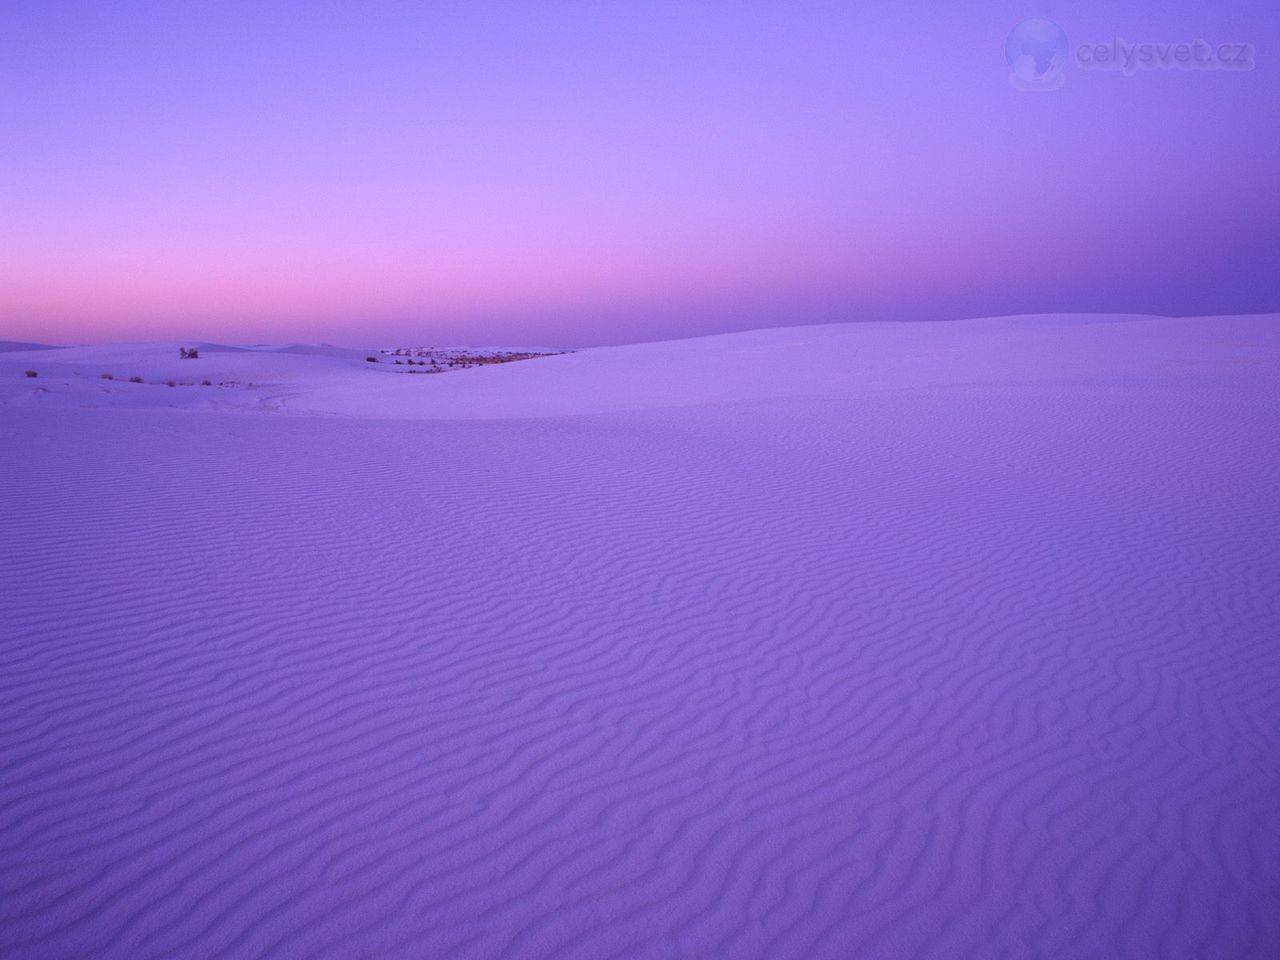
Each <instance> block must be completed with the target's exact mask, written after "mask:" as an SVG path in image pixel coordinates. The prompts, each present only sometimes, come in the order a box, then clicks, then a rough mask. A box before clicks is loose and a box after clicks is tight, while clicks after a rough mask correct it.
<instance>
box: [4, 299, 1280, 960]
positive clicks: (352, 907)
mask: <svg viewBox="0 0 1280 960" xmlns="http://www.w3.org/2000/svg"><path fill="white" fill-rule="evenodd" d="M178 346H179V344H176V343H175V344H158V345H120V346H95V347H73V348H67V349H65V350H58V351H51V350H50V351H37V350H8V349H5V351H4V352H3V353H0V449H3V450H4V451H5V454H6V456H5V461H6V463H5V466H4V469H3V473H2V474H0V503H2V504H3V508H4V522H3V525H0V539H2V546H3V549H0V596H3V598H4V610H3V612H4V618H3V628H2V629H0V743H3V747H2V748H0V956H3V957H5V958H10V957H14V958H24V960H26V958H31V960H34V958H42V960H43V958H53V957H59V958H62V957H94V958H129V960H144V958H157V960H159V958H173V957H184V958H241V957H270V958H286V957H290V958H291V957H299V958H301V957H307V958H317V957H320V958H324V957H332V958H347V957H354V956H379V957H404V958H424V957H451V958H454V957H457V958H513V960H514V958H522V960H523V958H536V957H547V958H551V957H555V958H605V957H619V958H621V957H629V958H674V957H726V958H729V957H731V958H766V957H767V958H802V957H803V958H833V960H834V958H839V960H848V958H851V957H857V958H904V957H916V958H958V957H975V958H978V957H981V958H987V957H1019V958H1020V957H1044V958H1072V960H1075V958H1084V957H1106V958H1113V957H1114V958H1135V960H1137V958H1150V957H1165V958H1188V960H1190V958H1209V957H1212V958H1259V960H1262V958H1273V957H1275V956H1277V955H1280V909H1278V906H1280V905H1278V904H1277V900H1276V891H1277V889H1278V888H1280V866H1277V865H1278V864H1280V806H1278V804H1277V798H1278V797H1280V748H1278V747H1277V743H1278V740H1277V733H1278V730H1277V720H1278V718H1280V510H1278V509H1277V499H1276V490H1277V489H1280V457H1278V456H1277V443H1276V439H1277V437H1280V376H1278V375H1277V374H1278V373H1280V317H1277V316H1274V315H1269V316H1251V317H1218V318H1189V319H1167V318H1137V317H1066V318H1062V317H1017V318H999V319H990V320H975V321H965V322H961V323H945V324H944V323H938V324H901V325H897V324H851V325H835V326H823V327H804V328H792V329H778V330H764V331H755V332H751V333H743V334H732V335H725V336H721V337H705V338H699V339H695V340H686V341H672V342H665V343H654V344H639V345H635V346H630V347H616V348H599V349H590V350H582V351H578V352H575V353H571V354H565V355H562V356H553V357H545V358H539V359H532V360H527V361H521V362H515V363H507V364H501V365H494V366H485V367H481V368H477V369H472V370H462V371H458V372H452V373H448V374H446V375H442V376H430V377H414V376H408V375H406V374H404V373H403V372H397V371H396V368H394V367H393V366H388V365H384V364H381V363H369V362H367V361H366V360H365V359H364V358H365V356H366V354H367V353H368V351H363V350H360V351H340V350H335V349H330V348H323V349H314V350H313V349H310V348H303V347H298V346H294V347H290V348H287V349H285V350H276V349H271V348H257V349H239V350H222V351H220V350H217V349H215V348H214V346H212V345H205V344H184V346H188V347H190V346H198V347H199V350H200V356H199V358H198V359H196V360H180V359H179V358H178V350H177V348H178ZM26 369H33V370H36V371H37V372H38V377H37V378H35V379H31V378H27V377H25V376H24V371H25V370H26ZM103 374H111V376H112V379H110V380H107V379H104V378H103V377H102V375H103ZM130 376H138V377H140V378H142V379H143V382H142V383H129V382H128V378H129V377H130ZM167 380H174V382H175V384H176V386H174V387H168V386H166V385H165V381H167ZM203 380H209V381H210V385H209V386H203V385H202V384H201V381H203Z"/></svg>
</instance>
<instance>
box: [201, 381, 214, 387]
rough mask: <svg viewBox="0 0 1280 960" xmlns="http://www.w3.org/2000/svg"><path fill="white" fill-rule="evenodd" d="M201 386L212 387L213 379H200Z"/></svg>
mask: <svg viewBox="0 0 1280 960" xmlns="http://www.w3.org/2000/svg"><path fill="white" fill-rule="evenodd" d="M200 386H202V387H212V386H213V381H212V380H201V381H200Z"/></svg>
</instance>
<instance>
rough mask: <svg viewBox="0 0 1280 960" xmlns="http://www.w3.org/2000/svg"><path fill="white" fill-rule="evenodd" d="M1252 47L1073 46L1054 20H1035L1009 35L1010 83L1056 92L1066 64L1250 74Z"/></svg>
mask: <svg viewBox="0 0 1280 960" xmlns="http://www.w3.org/2000/svg"><path fill="white" fill-rule="evenodd" d="M1253 53H1254V48H1253V44H1251V43H1210V42H1209V41H1208V40H1202V39H1196V40H1191V41H1188V42H1185V43H1163V42H1146V43H1131V42H1130V41H1128V40H1124V39H1122V38H1120V37H1113V38H1112V39H1110V40H1105V41H1102V42H1096V43H1081V44H1078V45H1077V46H1075V47H1071V46H1070V45H1068V43H1067V35H1066V33H1065V32H1064V31H1063V29H1062V28H1061V27H1060V26H1058V25H1057V24H1056V23H1054V22H1053V21H1052V20H1049V19H1046V18H1045V17H1031V18H1029V19H1027V20H1023V21H1022V22H1021V23H1020V24H1018V25H1017V26H1016V27H1014V28H1013V29H1012V30H1010V31H1009V36H1008V37H1006V38H1005V41H1004V58H1005V60H1006V61H1007V62H1008V64H1009V81H1010V83H1012V84H1013V85H1014V86H1015V87H1017V88H1018V89H1019V90H1029V91H1034V92H1043V91H1046V90H1057V89H1058V88H1059V87H1061V86H1062V84H1063V83H1064V82H1065V81H1066V71H1067V64H1068V63H1069V62H1074V63H1075V65H1076V67H1077V68H1078V69H1081V70H1114V71H1117V72H1120V73H1123V74H1124V75H1125V76H1132V75H1133V74H1135V73H1137V72H1139V71H1140V70H1252V69H1253V67H1254V61H1253Z"/></svg>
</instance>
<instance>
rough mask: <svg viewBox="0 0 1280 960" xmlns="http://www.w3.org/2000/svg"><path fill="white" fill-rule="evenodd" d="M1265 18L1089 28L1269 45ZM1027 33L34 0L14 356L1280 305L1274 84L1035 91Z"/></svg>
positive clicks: (11, 29) (766, 12)
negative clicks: (77, 343)
mask: <svg viewBox="0 0 1280 960" xmlns="http://www.w3.org/2000/svg"><path fill="white" fill-rule="evenodd" d="M1266 9H1267V8H1265V7H1262V6H1254V5H1246V6H1241V7H1240V8H1239V9H1237V10H1225V11H1220V12H1218V13H1215V14H1213V15H1209V14H1207V13H1204V12H1203V11H1198V10H1197V9H1196V8H1195V6H1194V5H1192V4H1189V3H1184V4H1174V5H1172V6H1169V7H1163V8H1162V9H1161V11H1160V12H1159V15H1158V16H1157V15H1155V14H1152V13H1147V14H1144V15H1143V17H1142V18H1140V19H1139V22H1138V23H1135V21H1134V15H1133V14H1132V13H1129V14H1123V15H1122V14H1117V13H1113V12H1111V11H1110V9H1109V8H1107V7H1106V6H1105V5H1102V4H1100V3H1096V4H1095V3H1088V4H1081V5H1079V7H1078V9H1077V10H1076V11H1074V14H1073V16H1072V17H1067V16H1066V15H1065V14H1064V15H1063V16H1062V17H1061V18H1060V19H1061V20H1062V22H1063V26H1064V28H1065V29H1066V30H1067V31H1068V33H1069V34H1072V35H1075V36H1104V37H1105V36H1108V35H1110V34H1111V33H1119V34H1122V35H1123V34H1125V33H1126V32H1127V33H1128V34H1129V35H1137V34H1144V33H1145V34H1152V33H1155V34H1160V33H1163V34H1166V35H1168V36H1170V37H1171V38H1173V39H1180V38H1182V37H1184V36H1198V35H1203V34H1214V33H1215V31H1216V34H1217V35H1230V36H1232V37H1233V38H1237V39H1244V40H1248V41H1250V42H1252V43H1254V44H1256V45H1258V46H1259V48H1260V49H1261V50H1264V51H1265V49H1266V44H1267V42H1268V41H1269V40H1273V39H1274V38H1275V36H1276V31H1275V25H1274V17H1270V18H1268V17H1267V16H1266V15H1265V11H1266ZM1023 13H1025V11H1024V12H1023ZM1021 15H1022V14H1020V13H1018V12H1017V11H1013V10H1011V9H1006V8H1004V7H1000V8H999V9H989V10H987V11H986V12H981V13H976V14H975V13H973V12H972V11H970V10H968V9H967V8H966V9H961V8H959V7H957V9H955V10H950V11H940V12H938V13H937V15H936V17H935V18H934V19H932V20H927V21H921V20H919V19H918V18H916V17H915V16H914V15H912V14H910V13H907V12H900V13H896V14H888V13H874V12H869V11H862V12H855V11H851V10H845V9H840V8H838V7H836V6H833V7H831V8H827V9H824V10H822V11H817V10H815V11H810V12H808V13H806V14H805V16H803V17H801V16H799V15H798V14H797V13H795V12H794V11H789V8H787V7H786V6H785V5H783V4H771V5H764V6H761V7H759V8H752V12H751V13H750V14H748V13H747V12H745V11H742V10H740V9H739V8H738V7H737V6H735V5H729V4H724V5H714V7H708V8H706V9H699V10H696V11H695V10H690V9H688V8H687V7H685V6H683V5H674V4H672V5H666V4H658V5H655V6H654V8H653V9H652V10H651V11H648V12H647V13H645V14H644V15H643V16H642V15H641V13H640V12H638V11H631V12H625V13H624V12H622V11H613V12H607V11H601V10H598V9H593V8H591V7H588V6H587V5H585V4H583V5H576V4H574V5H567V6H564V7H557V8H555V9H549V8H546V7H545V6H542V7H537V6H534V5H529V6H528V7H522V6H520V5H512V4H504V5H485V4H472V5H467V6H466V7H465V8H463V7H458V8H456V9H455V8H452V7H448V6H444V7H441V8H439V9H433V10H431V11H429V12H428V11H424V10H420V9H417V8H410V7H396V6H387V7H381V6H380V7H378V8H376V9H374V10H370V11H364V12H362V13H361V14H360V15H359V16H358V17H357V16H356V14H355V13H353V12H351V11H349V10H347V9H346V8H345V7H343V6H342V5H339V4H324V3H320V4H310V5H306V6H303V5H267V6H266V7H263V6H259V5H248V4H226V5H222V6H221V7H220V8H219V9H218V10H217V11H203V12H198V13H197V12H193V11H190V10H188V11H185V12H183V11H178V10H174V9H170V8H169V7H167V6H165V5H154V4H133V5H129V4H126V5H123V6H120V7H114V6H113V7H112V8H111V9H110V10H92V11H88V10H84V9H83V8H80V7H78V6H75V5H71V4H60V3H53V4H48V3H44V4H34V3H18V4H15V5H12V6H10V7H8V8H6V12H5V13H4V14H0V21H4V22H3V23H0V26H3V27H4V29H3V31H0V33H3V35H4V38H5V39H4V40H3V41H0V44H3V48H2V49H0V52H2V53H3V54H4V56H3V57H0V63H3V64H4V66H3V67H2V68H0V71H2V74H0V80H2V81H4V84H5V86H6V87H7V88H8V89H9V90H10V93H9V95H8V96H7V97H6V98H5V101H4V102H3V103H2V104H0V110H2V111H3V113H0V122H2V123H3V124H4V127H5V129H6V131H7V132H8V134H9V141H10V144H9V148H8V157H7V159H8V160H9V161H11V162H10V163H9V164H8V167H9V171H10V175H7V176H6V183H5V185H4V187H3V194H2V195H0V199H2V200H3V207H2V209H3V212H4V217H3V220H0V338H8V339H34V340H52V341H69V340H109V339H130V338H139V337H153V336H200V337H202V338H206V339H253V340H264V339H271V338H273V337H274V338H286V337H287V338H289V339H310V340H326V339H327V340H336V341H345V342H357V343H358V342H364V341H367V340H369V339H370V338H379V337H381V338H385V337H390V336H411V335H412V336H413V337H414V338H415V339H419V340H427V339H433V338H448V337H452V338H455V339H459V338H460V339H487V340H490V341H493V340H496V339H507V340H510V341H513V342H514V341H520V342H535V341H537V342H552V341H555V342H563V343H579V342H581V343H589V342H619V341H622V340H627V339H645V338H648V337H653V336H665V335H674V334H682V333H683V334H697V333H703V332H710V331H713V330H717V329H730V328H734V327H742V326H751V325H761V324H768V323H794V322H806V321H812V322H820V321H829V320H836V319H864V318H868V317H874V318H877V319H884V318H890V317H894V316H899V317H902V318H905V319H921V318H927V317H936V318H948V317H954V316H963V315H974V314H984V313H986V314H989V313H1002V312H1037V311H1053V310H1104V311H1105V310H1123V311H1128V310H1132V311H1138V312H1152V313H1157V312H1169V313H1195V312H1245V311H1250V310H1265V309H1276V308H1278V307H1280V303H1278V302H1277V280H1276V278H1275V271H1274V270H1273V269H1271V266H1273V265H1274V264H1273V263H1272V262H1271V256H1272V254H1273V253H1274V252H1275V251H1276V249H1277V226H1276V215H1277V214H1278V213H1280V201H1278V199H1277V191H1276V187H1275V185H1274V176H1273V171H1274V169H1276V168H1277V167H1280V150H1278V149H1277V147H1276V146H1275V144H1274V143H1272V142H1271V139H1270V137H1269V135H1268V134H1269V125H1268V124H1266V123H1263V122H1260V117H1261V116H1264V115H1265V112H1266V111H1267V110H1268V109H1270V111H1271V113H1272V115H1274V102H1275V100H1276V93H1277V80H1276V75H1275V73H1274V71H1269V70H1267V71H1264V70H1263V69H1261V68H1259V69H1257V70H1254V71H1251V72H1249V73H1241V74H1231V75H1225V74H1224V75H1209V74H1203V73H1201V74H1192V73H1187V72H1183V73H1166V74H1162V75H1159V76H1134V77H1125V76H1120V75H1102V74H1096V73H1078V74H1075V75H1072V76H1070V78H1069V81H1070V82H1069V83H1067V84H1066V85H1065V86H1064V87H1063V89H1061V90H1058V91H1054V92H1053V93H1052V94H1042V95H1041V94H1026V93H1023V92H1020V91H1018V90H1015V89H1014V88H1013V87H1012V86H1011V85H1010V83H1009V82H1008V77H1007V68H1006V65H1005V63H1004V61H1003V59H1002V55H1001V52H1000V51H1001V44H1002V42H1003V37H1004V34H1005V33H1006V32H1007V30H1008V28H1009V27H1010V26H1011V25H1012V24H1013V23H1016V22H1017V20H1018V19H1019V17H1020V16H1021ZM1268 104H1271V106H1270V107H1268V106H1267V105H1268ZM1273 118H1274V117H1273ZM1192 277H1199V278H1200V279H1199V280H1198V281H1196V282H1192V280H1191V278H1192Z"/></svg>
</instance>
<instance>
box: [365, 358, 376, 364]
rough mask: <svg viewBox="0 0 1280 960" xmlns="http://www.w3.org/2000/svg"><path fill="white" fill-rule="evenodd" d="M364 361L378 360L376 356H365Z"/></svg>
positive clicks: (374, 361)
mask: <svg viewBox="0 0 1280 960" xmlns="http://www.w3.org/2000/svg"><path fill="white" fill-rule="evenodd" d="M364 362H365V363H377V362H378V358H377V357H365V358H364Z"/></svg>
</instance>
